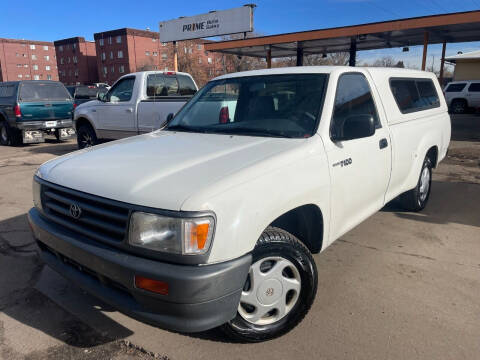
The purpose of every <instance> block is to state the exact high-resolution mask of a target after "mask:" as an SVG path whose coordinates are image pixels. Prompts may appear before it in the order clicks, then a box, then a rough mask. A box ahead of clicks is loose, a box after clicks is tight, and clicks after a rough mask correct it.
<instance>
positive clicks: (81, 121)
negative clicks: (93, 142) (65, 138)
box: [75, 118, 95, 132]
mask: <svg viewBox="0 0 480 360" xmlns="http://www.w3.org/2000/svg"><path fill="white" fill-rule="evenodd" d="M82 125H88V126H90V127H91V128H92V129H93V126H92V124H90V121H88V120H87V119H85V118H78V119H77V121H76V122H75V131H77V132H78V129H80V126H82ZM94 130H95V129H94Z"/></svg>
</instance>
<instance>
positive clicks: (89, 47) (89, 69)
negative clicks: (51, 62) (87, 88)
mask: <svg viewBox="0 0 480 360" xmlns="http://www.w3.org/2000/svg"><path fill="white" fill-rule="evenodd" d="M53 43H54V45H55V52H56V55H57V66H58V76H59V79H60V81H61V82H63V83H64V84H65V85H80V84H82V85H83V84H93V83H96V82H98V71H97V57H96V51H95V42H93V41H85V38H83V37H73V38H69V39H63V40H57V41H54V42H53Z"/></svg>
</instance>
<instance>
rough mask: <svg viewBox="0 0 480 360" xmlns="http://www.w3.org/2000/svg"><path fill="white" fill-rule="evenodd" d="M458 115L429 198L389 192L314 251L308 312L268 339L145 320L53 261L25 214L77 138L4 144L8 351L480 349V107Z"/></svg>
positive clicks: (2, 255)
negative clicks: (407, 205) (247, 339)
mask: <svg viewBox="0 0 480 360" xmlns="http://www.w3.org/2000/svg"><path fill="white" fill-rule="evenodd" d="M452 126H453V133H452V142H451V146H450V150H449V154H448V157H447V159H446V160H445V161H444V162H443V163H441V164H440V166H439V167H438V168H437V169H436V171H435V172H434V181H433V184H432V195H431V198H430V202H429V204H428V205H427V208H426V209H425V210H424V211H423V212H421V213H418V214H417V213H407V212H402V211H401V210H400V209H399V207H398V206H397V205H396V204H395V203H392V204H389V205H387V206H386V207H385V208H384V209H383V210H382V211H380V212H378V213H377V214H375V215H374V216H373V217H371V218H369V219H368V220H367V221H365V222H364V223H362V224H361V225H359V226H358V227H356V228H355V229H353V230H352V231H350V232H349V233H347V234H346V235H345V236H343V237H342V238H341V239H339V240H338V241H336V242H335V243H334V244H333V245H331V246H330V247H329V248H327V249H326V250H325V251H324V252H323V253H322V254H319V255H316V256H315V261H316V263H317V266H318V272H319V284H318V293H317V298H316V301H315V303H314V305H313V307H312V309H311V311H310V313H309V314H308V315H307V317H306V318H305V320H304V321H303V322H302V323H300V325H299V326H298V327H297V328H295V329H294V330H293V331H292V332H290V333H288V334H287V335H285V336H283V337H281V338H279V339H276V340H272V341H269V342H265V343H260V344H237V343H229V342H227V341H225V340H224V339H223V338H221V337H220V336H219V335H218V334H217V333H216V332H215V331H211V332H207V333H201V334H190V335H185V334H178V333H173V332H169V331H165V330H161V329H158V328H155V327H151V326H149V325H145V324H143V323H140V322H138V321H136V320H133V319H131V318H129V317H127V316H125V315H123V314H121V313H119V312H117V311H115V310H114V309H112V308H110V307H109V306H107V305H105V304H103V303H101V302H100V301H99V300H97V299H95V298H94V297H92V296H90V295H88V294H86V293H84V292H83V291H82V290H80V289H79V288H77V287H76V286H74V285H73V284H71V283H68V282H67V281H65V280H64V279H63V278H62V277H60V276H59V275H58V274H56V273H54V272H53V271H52V270H50V269H49V268H47V267H45V266H44V265H43V264H42V262H41V260H39V258H38V256H37V253H36V245H35V244H34V242H33V238H32V236H31V234H30V230H29V227H28V224H27V219H26V212H27V211H28V210H29V209H30V207H31V206H32V194H31V181H32V176H33V173H34V171H35V169H36V168H37V167H38V166H39V165H40V164H41V163H43V162H44V161H47V160H48V159H51V158H53V157H55V156H59V155H62V154H65V153H68V152H70V151H74V150H75V149H76V143H75V142H74V141H69V142H63V143H58V142H56V141H54V140H49V141H47V142H46V143H44V144H39V145H28V146H23V147H1V148H0V359H23V358H28V359H41V358H47V357H48V358H54V359H56V358H58V359H65V358H73V359H99V358H112V359H130V358H132V359H137V358H139V359H149V358H168V359H209V360H213V359H225V358H229V359H253V358H262V359H369V360H371V359H387V358H388V359H408V360H412V359H456V360H459V359H478V358H480V326H479V319H480V301H479V299H480V116H478V115H459V116H455V117H453V118H452ZM92 176H95V174H92Z"/></svg>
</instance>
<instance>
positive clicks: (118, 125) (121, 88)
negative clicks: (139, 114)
mask: <svg viewBox="0 0 480 360" xmlns="http://www.w3.org/2000/svg"><path fill="white" fill-rule="evenodd" d="M134 87H135V76H129V77H125V78H123V79H121V80H119V81H118V82H117V83H115V85H114V86H113V87H112V88H111V89H110V90H109V91H108V93H107V94H106V95H105V100H106V101H105V102H104V103H103V104H102V105H101V106H99V109H98V112H99V114H98V125H97V129H98V130H99V131H98V132H99V135H100V137H102V138H105V139H121V138H124V137H128V136H133V135H137V127H136V123H135V112H136V111H135V109H136V99H135V97H134V96H133V93H134Z"/></svg>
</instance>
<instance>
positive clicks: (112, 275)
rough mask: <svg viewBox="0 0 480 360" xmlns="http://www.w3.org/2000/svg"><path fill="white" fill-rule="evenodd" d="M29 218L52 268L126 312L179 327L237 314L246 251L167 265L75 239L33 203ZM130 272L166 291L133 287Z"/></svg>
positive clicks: (199, 326)
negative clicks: (214, 260)
mask: <svg viewBox="0 0 480 360" xmlns="http://www.w3.org/2000/svg"><path fill="white" fill-rule="evenodd" d="M28 219H29V222H30V225H31V228H32V231H33V234H34V236H35V238H36V240H37V242H38V244H39V247H40V249H41V257H42V259H43V260H44V261H45V262H46V263H47V264H48V265H49V266H50V267H51V268H53V269H54V270H56V271H57V272H59V273H60V274H61V275H63V276H64V277H66V278H67V279H69V280H71V281H72V282H74V283H76V284H77V285H79V286H80V287H82V288H83V289H85V290H86V291H88V292H90V293H91V294H93V295H95V296H97V297H98V298H100V299H102V300H103V301H105V302H106V303H108V304H110V305H112V306H114V307H116V308H118V309H119V310H120V311H122V312H124V313H126V314H127V315H130V316H132V317H134V318H137V319H139V320H142V321H144V322H147V323H150V324H153V325H157V326H160V327H163V328H166V329H170V330H174V331H181V332H197V331H204V330H208V329H211V328H214V327H216V326H219V325H221V324H223V323H225V322H227V321H229V320H231V319H233V318H234V317H235V315H236V312H237V307H238V304H239V301H240V295H241V291H242V288H243V285H244V283H245V280H246V277H247V274H248V270H249V267H250V263H251V255H250V254H248V255H245V256H243V257H241V258H238V259H235V260H232V261H228V262H223V263H218V264H213V265H203V266H191V265H190V266H188V265H176V264H169V263H163V262H159V261H156V260H150V259H146V258H142V257H138V256H135V255H131V254H128V253H124V252H120V251H119V250H118V249H112V248H109V247H106V246H105V245H100V244H98V243H94V242H91V241H89V240H87V239H83V238H82V239H79V236H78V235H76V234H74V233H71V232H69V231H68V230H64V229H62V228H59V227H58V226H57V225H55V224H52V223H50V222H49V221H47V220H45V219H44V218H43V217H42V216H41V215H40V213H39V212H38V210H36V209H35V208H33V209H31V210H30V212H29V213H28ZM135 275H141V276H145V277H148V278H152V279H156V280H160V281H165V282H167V283H168V286H169V291H168V295H159V294H155V293H151V292H148V291H145V290H142V289H138V288H136V287H135V286H134V276H135Z"/></svg>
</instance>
